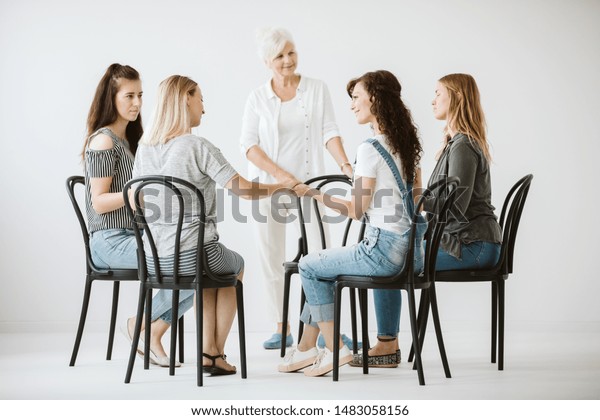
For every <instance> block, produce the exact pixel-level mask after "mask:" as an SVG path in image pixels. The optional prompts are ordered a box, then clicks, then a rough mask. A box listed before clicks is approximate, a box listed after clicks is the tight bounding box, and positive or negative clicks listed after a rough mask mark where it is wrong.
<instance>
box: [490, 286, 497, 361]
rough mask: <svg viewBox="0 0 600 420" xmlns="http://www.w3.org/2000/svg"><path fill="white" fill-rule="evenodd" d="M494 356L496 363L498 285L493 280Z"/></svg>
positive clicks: (493, 359)
mask: <svg viewBox="0 0 600 420" xmlns="http://www.w3.org/2000/svg"><path fill="white" fill-rule="evenodd" d="M491 329H492V345H491V347H492V356H491V362H492V363H496V349H497V348H498V342H497V337H498V285H497V284H496V282H495V281H493V282H492V328H491Z"/></svg>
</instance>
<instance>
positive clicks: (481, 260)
mask: <svg viewBox="0 0 600 420" xmlns="http://www.w3.org/2000/svg"><path fill="white" fill-rule="evenodd" d="M498 258H500V244H494V243H491V242H483V241H476V242H471V243H470V244H463V245H462V246H461V258H460V259H458V258H456V257H453V256H452V255H450V254H448V253H447V252H446V251H444V250H442V249H441V248H440V249H438V254H437V260H436V264H435V269H436V270H437V271H444V270H467V269H470V268H488V267H493V266H494V265H495V264H496V263H497V262H498ZM377 292H387V294H385V295H384V294H383V293H380V294H379V296H378V293H377ZM389 292H390V291H387V290H385V291H378V290H375V291H374V293H373V295H374V297H375V315H376V316H377V335H378V336H380V337H381V336H390V337H395V336H397V335H398V330H399V326H400V310H401V309H402V298H401V295H400V291H399V290H397V291H396V290H394V291H393V292H397V295H396V294H391V293H389ZM392 332H395V333H393V334H392Z"/></svg>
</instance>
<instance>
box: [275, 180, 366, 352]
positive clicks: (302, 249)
mask: <svg viewBox="0 0 600 420" xmlns="http://www.w3.org/2000/svg"><path fill="white" fill-rule="evenodd" d="M304 183H305V184H306V185H309V186H311V187H313V188H315V189H317V190H319V191H320V190H321V189H327V190H329V191H332V190H331V188H339V187H345V189H347V186H352V181H351V180H350V178H348V177H347V176H346V175H322V176H318V177H315V178H311V179H309V180H307V181H306V182H304ZM306 200H307V199H306V198H304V199H303V197H297V205H298V222H299V223H300V238H299V239H298V253H297V254H296V256H295V257H294V259H293V260H292V261H286V262H284V263H283V267H284V287H283V313H282V320H281V325H282V327H281V328H282V330H281V336H282V337H283V338H282V340H281V352H280V355H281V357H284V356H285V337H286V336H287V324H288V323H287V321H288V318H289V306H290V285H291V279H292V275H294V274H298V263H299V261H300V258H301V257H302V256H304V255H306V254H308V237H307V234H306V226H305V223H306V217H305V213H308V217H310V218H313V217H316V221H317V223H318V226H319V232H320V234H321V243H320V245H321V249H327V248H328V246H330V245H331V244H328V243H327V242H328V241H327V237H326V236H327V235H325V228H324V226H323V219H324V216H326V215H322V214H321V211H320V209H319V204H318V203H317V202H316V201H315V200H310V201H312V203H313V206H314V207H313V209H314V213H312V214H311V213H310V208H308V209H306V210H303V206H304V205H306V204H308V202H306ZM339 217H343V216H339ZM353 221H354V220H353V219H351V218H348V220H347V221H346V222H345V223H346V226H345V229H344V234H343V237H342V241H341V244H340V246H346V244H347V242H348V236H349V234H350V229H351V228H352V223H353ZM364 230H365V224H364V221H363V222H362V225H361V227H360V231H359V233H358V239H359V240H360V239H361V238H362V236H363V233H364ZM350 296H351V298H350V311H351V317H352V342H353V347H354V348H353V350H354V353H356V352H357V351H358V348H357V346H358V343H357V340H356V336H357V329H356V299H355V295H354V289H350ZM305 302H306V297H305V295H304V290H302V292H301V295H300V312H301V313H302V308H303V307H304V303H305ZM303 330H304V324H303V322H302V321H300V322H299V325H298V342H300V338H301V337H302V332H303Z"/></svg>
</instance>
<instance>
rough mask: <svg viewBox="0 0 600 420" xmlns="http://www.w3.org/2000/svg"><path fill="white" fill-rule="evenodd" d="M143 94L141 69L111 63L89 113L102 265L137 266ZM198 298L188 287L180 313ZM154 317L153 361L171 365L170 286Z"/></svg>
mask: <svg viewBox="0 0 600 420" xmlns="http://www.w3.org/2000/svg"><path fill="white" fill-rule="evenodd" d="M142 94H143V92H142V82H141V80H140V74H139V73H138V71H137V70H135V69H134V68H133V67H131V66H127V65H122V64H118V63H114V64H111V65H110V66H109V67H108V68H107V69H106V71H105V73H104V75H103V76H102V79H101V80H100V82H99V83H98V86H97V87H96V93H95V95H94V99H93V101H92V105H91V106H90V111H89V113H88V119H87V136H86V140H85V143H84V146H83V151H82V158H83V160H84V169H85V187H86V200H85V201H86V214H87V219H88V227H89V231H90V251H91V255H92V261H93V262H94V264H95V265H96V267H98V268H115V269H116V268H121V269H124V268H125V269H126V268H137V264H138V262H137V244H136V241H135V236H134V233H133V230H132V229H131V221H130V220H129V217H128V216H127V213H126V212H125V207H124V206H125V203H124V202H123V192H122V191H123V187H124V186H125V184H126V183H127V182H128V181H129V180H130V179H131V176H132V170H133V162H134V155H135V153H136V151H137V148H138V143H139V141H140V138H141V137H142V134H143V131H144V130H143V128H142V117H141V114H140V112H141V108H142ZM192 304H193V301H192V295H191V294H190V293H188V292H187V291H182V292H181V294H180V316H183V314H184V313H185V312H186V311H187V310H188V309H189V308H191V307H192ZM151 319H152V327H151V343H150V350H151V351H150V362H151V363H153V364H157V365H160V366H164V367H166V366H169V358H168V357H167V354H166V353H165V351H164V349H163V347H162V344H161V338H162V337H163V335H164V334H165V332H166V331H167V330H168V329H169V326H170V324H171V299H170V298H169V296H168V295H167V294H166V292H165V291H164V290H161V291H159V292H158V293H157V294H156V295H155V296H154V298H153V305H152V315H151ZM134 321H135V318H130V319H129V320H127V326H126V328H125V330H124V331H123V332H124V334H125V335H126V337H127V338H129V339H130V340H131V331H132V330H133V325H134ZM140 352H141V350H140ZM142 355H143V354H142ZM176 365H177V366H179V363H177V364H176Z"/></svg>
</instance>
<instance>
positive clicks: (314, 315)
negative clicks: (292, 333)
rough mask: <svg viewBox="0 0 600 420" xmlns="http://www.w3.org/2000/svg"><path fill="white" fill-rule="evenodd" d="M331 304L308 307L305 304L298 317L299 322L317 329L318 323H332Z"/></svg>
mask: <svg viewBox="0 0 600 420" xmlns="http://www.w3.org/2000/svg"><path fill="white" fill-rule="evenodd" d="M333 307H334V305H333V303H326V304H323V305H309V304H308V303H306V304H305V305H304V308H303V309H302V314H301V315H300V321H302V322H304V324H308V325H310V326H311V327H315V328H318V327H319V326H318V325H317V323H318V322H324V321H333Z"/></svg>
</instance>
